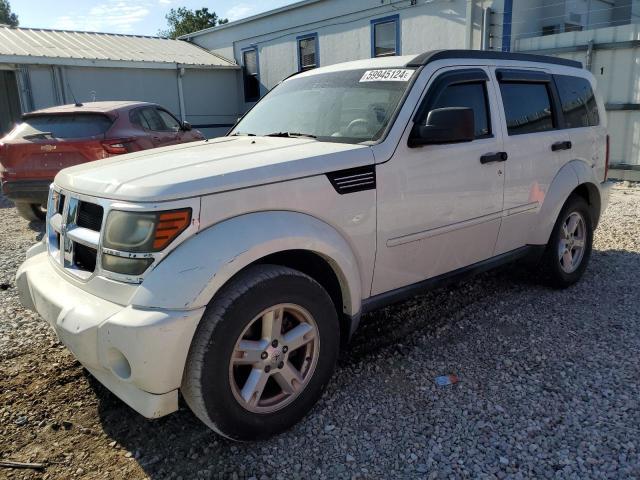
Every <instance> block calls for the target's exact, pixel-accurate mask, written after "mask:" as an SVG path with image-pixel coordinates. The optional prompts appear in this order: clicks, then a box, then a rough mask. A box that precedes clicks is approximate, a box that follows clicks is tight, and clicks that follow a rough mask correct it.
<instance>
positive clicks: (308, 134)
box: [265, 132, 318, 138]
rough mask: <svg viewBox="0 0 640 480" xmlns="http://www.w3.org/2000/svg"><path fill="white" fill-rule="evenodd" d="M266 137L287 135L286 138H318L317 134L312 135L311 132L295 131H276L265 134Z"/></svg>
mask: <svg viewBox="0 0 640 480" xmlns="http://www.w3.org/2000/svg"><path fill="white" fill-rule="evenodd" d="M265 137H285V138H298V137H305V138H318V137H316V136H315V135H311V134H310V133H294V132H274V133H269V134H268V135H265Z"/></svg>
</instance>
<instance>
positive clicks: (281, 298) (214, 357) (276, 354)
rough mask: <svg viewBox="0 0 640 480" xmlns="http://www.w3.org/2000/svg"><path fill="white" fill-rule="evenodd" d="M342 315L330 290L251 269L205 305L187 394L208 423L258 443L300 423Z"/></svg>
mask: <svg viewBox="0 0 640 480" xmlns="http://www.w3.org/2000/svg"><path fill="white" fill-rule="evenodd" d="M339 331H340V330H339V325H338V317H337V314H336V310H335V307H334V305H333V302H332V301H331V298H330V297H329V295H328V294H327V292H326V291H325V290H324V289H323V288H322V287H321V286H320V285H319V284H318V283H317V282H315V281H314V280H313V279H312V278H310V277H308V276H307V275H304V274H303V273H301V272H298V271H296V270H292V269H290V268H285V267H279V266H273V265H259V266H255V267H251V268H249V269H248V270H247V271H246V272H244V273H242V274H241V275H240V276H239V277H238V278H237V279H235V280H233V281H232V283H231V284H230V285H229V286H227V287H226V288H225V289H224V291H222V292H220V294H219V295H218V296H216V298H215V299H214V300H213V301H212V303H211V304H210V305H209V306H208V307H207V310H206V312H205V315H204V316H203V318H202V320H201V323H200V326H199V327H198V331H197V333H196V336H195V338H194V340H193V343H192V346H191V349H190V352H189V358H188V360H187V364H186V367H185V373H184V378H183V382H182V394H183V396H184V398H185V400H186V401H187V404H188V405H189V406H190V407H191V409H192V410H193V412H194V413H195V414H196V416H198V417H199V418H200V419H201V420H202V421H203V422H204V423H205V424H207V425H208V426H209V427H211V428H213V429H214V430H216V431H217V432H219V433H221V434H222V435H224V436H226V437H228V438H232V439H234V440H255V439H260V438H266V437H269V436H271V435H273V434H275V433H278V432H281V431H283V430H285V429H287V428H289V427H290V426H292V425H293V424H294V423H296V422H297V421H298V420H300V419H301V418H302V417H303V416H304V415H305V414H306V413H307V412H308V411H309V410H310V409H311V408H312V407H313V405H314V404H315V402H316V401H317V400H318V398H319V397H320V395H321V394H322V392H323V390H324V387H325V386H326V384H327V383H328V381H329V379H330V378H331V375H332V373H333V369H334V366H335V362H336V359H337V356H338V347H339V344H340V338H339Z"/></svg>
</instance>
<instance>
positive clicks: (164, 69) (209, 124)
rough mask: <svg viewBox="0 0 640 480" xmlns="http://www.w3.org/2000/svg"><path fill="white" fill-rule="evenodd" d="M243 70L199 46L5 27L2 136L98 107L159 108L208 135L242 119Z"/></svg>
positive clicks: (0, 51)
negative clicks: (33, 117) (34, 120)
mask: <svg viewBox="0 0 640 480" xmlns="http://www.w3.org/2000/svg"><path fill="white" fill-rule="evenodd" d="M239 78H240V68H239V67H238V65H237V64H235V63H234V62H232V61H230V60H228V59H226V58H221V57H220V56H219V55H216V54H215V53H212V52H209V51H207V50H204V49H202V48H199V47H198V46H196V45H192V44H189V43H187V42H181V41H177V40H167V39H162V38H155V37H140V36H133V35H112V34H104V33H89V32H72V31H55V30H36V29H24V28H10V27H0V137H1V136H2V132H7V131H8V130H9V129H10V128H11V126H12V124H13V123H14V122H16V121H18V120H19V118H20V115H21V114H22V113H25V112H29V111H32V110H37V109H40V108H45V107H50V106H53V105H62V104H67V103H74V102H75V101H76V100H77V101H79V102H90V101H94V100H136V101H147V102H154V103H159V104H161V105H163V106H165V107H166V108H168V109H169V110H170V111H171V112H173V113H174V114H175V115H176V116H177V117H178V118H182V120H186V121H189V122H190V123H191V124H192V125H193V126H194V127H196V128H199V129H200V130H202V131H203V133H204V134H205V135H207V136H210V137H212V136H218V135H222V134H224V133H225V132H226V131H227V130H229V127H230V126H231V125H233V123H234V122H235V121H236V119H237V115H238V111H239V109H240V108H241V105H239V103H238V102H239V98H240V94H239V91H238V88H239V84H240V82H239Z"/></svg>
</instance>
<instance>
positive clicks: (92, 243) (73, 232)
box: [67, 227, 100, 250]
mask: <svg viewBox="0 0 640 480" xmlns="http://www.w3.org/2000/svg"><path fill="white" fill-rule="evenodd" d="M67 237H68V238H70V239H71V240H73V241H74V242H77V243H81V244H83V245H85V246H87V247H91V248H95V249H96V250H98V244H99V243H100V232H96V231H95V230H90V229H88V228H83V227H75V228H72V229H70V230H67Z"/></svg>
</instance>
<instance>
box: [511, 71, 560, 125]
mask: <svg viewBox="0 0 640 480" xmlns="http://www.w3.org/2000/svg"><path fill="white" fill-rule="evenodd" d="M500 92H501V94H502V103H503V104H504V113H505V117H506V120H507V130H508V132H509V135H522V134H525V133H536V132H545V131H547V130H553V128H554V127H555V125H554V124H553V115H552V111H551V98H550V96H549V90H548V88H547V85H546V84H545V83H525V82H517V83H516V82H514V83H509V82H501V83H500Z"/></svg>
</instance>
